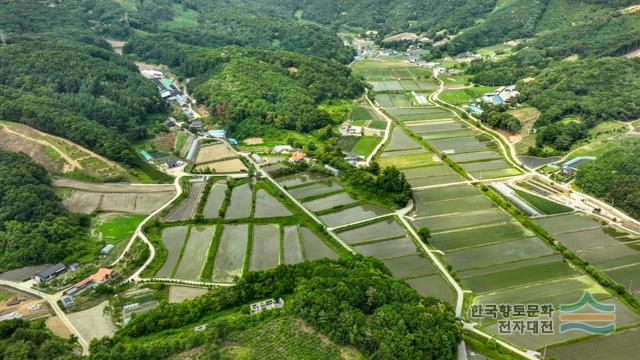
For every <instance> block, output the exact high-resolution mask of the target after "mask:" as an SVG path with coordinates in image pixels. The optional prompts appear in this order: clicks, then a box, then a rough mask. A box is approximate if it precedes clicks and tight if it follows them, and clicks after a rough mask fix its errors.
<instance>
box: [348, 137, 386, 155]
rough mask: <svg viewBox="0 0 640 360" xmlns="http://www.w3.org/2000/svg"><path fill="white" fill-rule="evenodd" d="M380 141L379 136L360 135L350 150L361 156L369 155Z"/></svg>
mask: <svg viewBox="0 0 640 360" xmlns="http://www.w3.org/2000/svg"><path fill="white" fill-rule="evenodd" d="M380 141H382V138H381V137H379V136H360V137H359V138H358V141H357V142H356V143H355V145H354V146H353V147H352V148H351V151H352V152H354V153H356V154H358V155H362V156H369V154H371V153H372V152H373V149H375V147H376V146H378V144H379V143H380Z"/></svg>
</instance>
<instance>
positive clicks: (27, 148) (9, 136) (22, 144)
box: [0, 127, 70, 174]
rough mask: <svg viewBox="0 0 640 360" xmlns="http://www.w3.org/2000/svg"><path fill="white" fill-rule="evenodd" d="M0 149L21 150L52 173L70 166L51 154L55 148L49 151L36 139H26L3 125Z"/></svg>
mask: <svg viewBox="0 0 640 360" xmlns="http://www.w3.org/2000/svg"><path fill="white" fill-rule="evenodd" d="M0 149H5V150H10V151H15V152H23V153H25V154H27V155H28V156H29V157H30V158H32V159H33V160H34V161H35V162H37V163H38V164H40V165H42V166H43V167H44V168H45V169H47V171H48V172H49V173H52V174H56V173H61V172H63V171H64V169H65V168H69V167H70V165H69V164H68V163H67V162H66V161H64V159H62V158H61V157H55V155H53V153H52V152H55V150H53V149H52V148H50V151H51V152H48V151H47V149H46V147H45V145H42V144H40V143H38V142H36V141H30V140H26V139H25V138H23V137H21V136H19V135H16V134H14V133H11V132H9V131H7V128H5V127H2V128H0Z"/></svg>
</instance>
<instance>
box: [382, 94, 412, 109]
mask: <svg viewBox="0 0 640 360" xmlns="http://www.w3.org/2000/svg"><path fill="white" fill-rule="evenodd" d="M376 102H377V103H378V104H380V106H382V107H385V108H390V107H408V106H411V100H409V98H408V97H407V96H406V95H405V94H404V93H400V94H393V93H391V94H376Z"/></svg>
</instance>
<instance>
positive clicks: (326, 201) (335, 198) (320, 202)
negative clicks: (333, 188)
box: [304, 192, 357, 211]
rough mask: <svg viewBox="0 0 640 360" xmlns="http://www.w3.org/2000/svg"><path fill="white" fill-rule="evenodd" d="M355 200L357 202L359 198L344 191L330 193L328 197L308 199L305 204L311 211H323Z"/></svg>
mask: <svg viewBox="0 0 640 360" xmlns="http://www.w3.org/2000/svg"><path fill="white" fill-rule="evenodd" d="M355 202H357V200H355V199H354V198H352V197H351V196H349V194H347V193H343V192H342V193H337V194H334V195H329V196H327V197H322V198H319V199H315V200H311V201H307V202H305V203H304V206H305V207H306V208H307V209H309V210H311V211H322V210H327V209H331V208H333V207H336V206H343V205H349V204H353V203H355Z"/></svg>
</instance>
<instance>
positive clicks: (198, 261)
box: [174, 226, 216, 280]
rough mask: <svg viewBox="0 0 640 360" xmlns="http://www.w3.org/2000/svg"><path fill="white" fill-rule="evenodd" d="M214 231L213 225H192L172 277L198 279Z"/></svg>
mask: <svg viewBox="0 0 640 360" xmlns="http://www.w3.org/2000/svg"><path fill="white" fill-rule="evenodd" d="M215 232H216V227H215V226H193V227H192V228H191V231H190V232H189V239H188V240H187V244H186V245H185V247H184V251H183V255H182V259H181V260H180V264H179V265H178V268H177V269H176V273H175V275H174V277H175V278H176V279H181V280H198V279H200V272H201V271H202V267H203V266H204V263H205V261H207V254H208V252H209V245H211V240H213V234H214V233H215Z"/></svg>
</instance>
